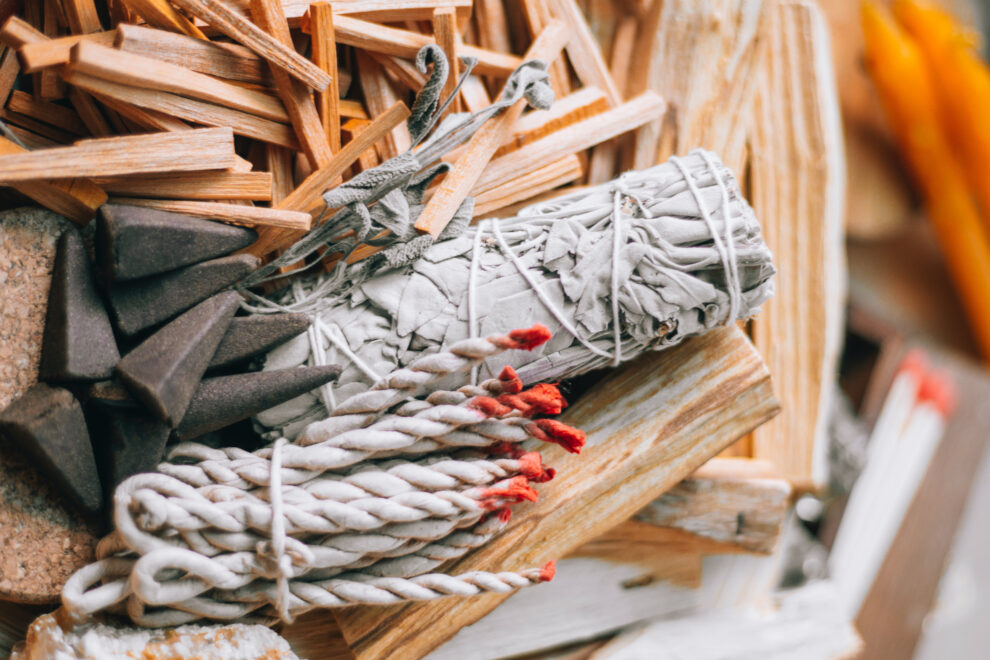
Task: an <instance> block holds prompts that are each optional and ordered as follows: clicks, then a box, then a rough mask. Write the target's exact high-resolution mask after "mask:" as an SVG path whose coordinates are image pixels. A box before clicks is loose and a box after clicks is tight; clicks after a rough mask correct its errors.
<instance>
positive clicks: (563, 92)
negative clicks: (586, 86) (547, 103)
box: [520, 0, 571, 98]
mask: <svg viewBox="0 0 990 660" xmlns="http://www.w3.org/2000/svg"><path fill="white" fill-rule="evenodd" d="M520 4H521V9H522V15H523V19H524V20H525V23H526V28H527V31H528V32H529V34H530V36H531V37H532V38H534V39H535V38H536V36H537V35H538V34H539V33H540V32H542V31H543V28H544V27H546V25H547V24H548V23H549V22H550V21H552V20H553V16H551V15H550V7H549V6H548V5H547V3H546V0H522V2H521V3H520ZM550 86H551V87H552V88H553V94H554V96H555V97H556V98H562V97H564V96H567V95H568V94H570V93H571V73H570V69H569V68H568V66H567V61H566V60H564V59H563V58H560V59H556V60H554V61H553V62H551V63H550Z"/></svg>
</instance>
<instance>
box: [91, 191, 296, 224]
mask: <svg viewBox="0 0 990 660" xmlns="http://www.w3.org/2000/svg"><path fill="white" fill-rule="evenodd" d="M110 201H111V202H113V203H114V204H127V205H130V206H146V207H148V208H151V209H159V210H161V211H173V212H175V213H185V214H186V215H191V216H194V217H197V218H207V219H209V220H219V221H221V222H227V223H230V224H235V225H248V226H250V227H278V228H283V229H295V230H299V231H308V230H309V228H310V226H311V225H312V222H313V218H312V217H311V216H310V215H309V214H308V213H300V212H298V211H286V210H283V209H268V208H264V207H262V206H242V205H241V204H223V203H221V202H189V201H184V200H166V199H142V198H139V197H111V198H110Z"/></svg>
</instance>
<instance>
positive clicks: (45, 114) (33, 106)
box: [7, 90, 86, 136]
mask: <svg viewBox="0 0 990 660" xmlns="http://www.w3.org/2000/svg"><path fill="white" fill-rule="evenodd" d="M7 110H10V111H11V112H16V113H18V114H22V115H27V116H29V117H32V118H34V119H37V120H39V121H43V122H45V123H46V124H51V125H52V126H54V127H56V128H60V129H62V130H63V131H67V132H69V133H72V134H74V135H80V136H81V135H86V125H85V124H83V123H82V120H81V119H79V115H78V114H77V113H75V112H74V111H73V110H71V109H70V108H66V107H65V106H61V105H58V104H56V103H50V102H48V101H42V100H41V99H38V98H35V97H34V96H32V95H30V94H28V93H27V92H22V91H20V90H15V91H14V92H13V93H11V95H10V100H9V101H8V102H7Z"/></svg>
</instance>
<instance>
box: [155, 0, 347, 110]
mask: <svg viewBox="0 0 990 660" xmlns="http://www.w3.org/2000/svg"><path fill="white" fill-rule="evenodd" d="M172 4H174V5H176V6H177V7H179V8H180V9H182V10H184V11H186V12H188V13H190V14H192V15H193V16H196V17H197V18H199V19H201V20H203V21H206V22H207V23H209V24H210V25H212V26H213V27H215V28H216V29H217V30H219V31H220V32H223V33H224V34H226V35H227V36H228V37H230V38H231V39H233V40H234V41H236V42H238V43H240V44H243V45H244V46H247V47H248V48H250V49H251V50H253V51H254V52H255V53H257V54H258V55H260V56H261V57H263V58H264V59H266V60H267V61H268V62H270V63H271V64H272V65H273V66H275V67H278V68H279V69H280V70H282V71H285V72H286V73H288V74H289V75H290V76H292V77H293V78H295V79H297V80H299V81H301V82H303V83H305V84H306V85H307V86H309V87H312V88H313V89H315V90H317V91H323V90H324V89H326V87H327V85H329V84H330V76H328V75H327V74H326V73H324V72H323V71H321V70H320V68H319V67H318V66H316V65H315V64H313V63H312V62H310V61H309V60H307V59H306V58H305V57H303V56H302V55H300V54H299V53H297V52H296V51H295V49H294V48H291V47H290V46H286V45H285V44H284V43H282V42H281V41H279V40H278V39H276V38H275V37H273V36H271V35H270V34H269V33H268V32H265V31H264V30H263V29H262V28H260V27H258V26H257V25H255V24H254V23H252V22H251V21H249V20H248V19H247V18H245V17H244V16H242V15H241V14H239V13H237V12H236V11H234V10H233V8H231V7H230V6H229V5H227V4H226V3H224V2H223V1H222V0H172Z"/></svg>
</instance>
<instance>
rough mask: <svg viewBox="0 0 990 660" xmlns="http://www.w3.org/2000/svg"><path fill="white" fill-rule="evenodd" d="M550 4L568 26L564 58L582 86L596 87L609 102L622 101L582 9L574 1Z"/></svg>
mask: <svg viewBox="0 0 990 660" xmlns="http://www.w3.org/2000/svg"><path fill="white" fill-rule="evenodd" d="M547 2H548V3H549V4H550V6H551V7H552V14H553V16H554V17H556V18H558V19H561V20H563V21H564V23H565V24H566V25H567V32H568V34H569V35H570V40H569V41H568V42H567V57H568V58H569V59H570V60H571V65H573V66H574V71H575V72H576V73H577V76H578V78H580V79H581V82H583V83H584V84H585V85H593V86H595V87H598V88H599V89H601V90H602V91H603V92H605V96H606V97H607V98H608V102H609V104H610V105H612V106H613V107H614V106H617V105H619V104H620V103H622V93H621V92H619V88H618V87H617V86H616V84H615V81H614V80H612V74H611V73H610V72H609V70H608V67H607V66H606V65H605V60H604V58H602V52H601V49H600V48H599V47H598V42H597V41H596V40H595V36H594V35H593V34H592V33H591V28H589V27H588V22H587V21H585V20H584V14H582V13H581V8H580V7H578V6H577V2H575V0H547Z"/></svg>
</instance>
